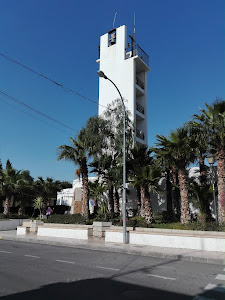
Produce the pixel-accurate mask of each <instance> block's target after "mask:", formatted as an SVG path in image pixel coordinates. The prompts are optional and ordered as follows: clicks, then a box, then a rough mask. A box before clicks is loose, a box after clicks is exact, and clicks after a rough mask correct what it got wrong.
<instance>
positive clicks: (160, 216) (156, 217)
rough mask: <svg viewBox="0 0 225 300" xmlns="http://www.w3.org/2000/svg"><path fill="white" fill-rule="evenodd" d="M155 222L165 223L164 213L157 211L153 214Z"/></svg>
mask: <svg viewBox="0 0 225 300" xmlns="http://www.w3.org/2000/svg"><path fill="white" fill-rule="evenodd" d="M153 220H154V222H155V223H163V222H164V216H163V211H160V210H156V211H154V212H153Z"/></svg>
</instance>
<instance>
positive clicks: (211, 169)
mask: <svg viewBox="0 0 225 300" xmlns="http://www.w3.org/2000/svg"><path fill="white" fill-rule="evenodd" d="M206 158H207V160H208V163H209V165H210V173H211V182H212V186H213V201H214V211H215V216H216V221H218V215H217V207H216V195H215V185H214V176H213V164H214V162H215V158H214V156H213V155H211V154H209V155H208V156H207V157H206Z"/></svg>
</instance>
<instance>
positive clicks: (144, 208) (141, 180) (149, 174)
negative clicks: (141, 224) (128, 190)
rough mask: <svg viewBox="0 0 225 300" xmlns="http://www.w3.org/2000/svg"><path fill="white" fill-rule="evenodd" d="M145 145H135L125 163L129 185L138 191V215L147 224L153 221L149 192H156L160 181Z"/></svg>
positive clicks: (157, 169) (158, 172) (157, 168)
mask: <svg viewBox="0 0 225 300" xmlns="http://www.w3.org/2000/svg"><path fill="white" fill-rule="evenodd" d="M150 153H151V152H150V151H148V148H147V146H145V145H141V146H138V145H135V146H134V148H133V149H132V150H131V155H130V157H129V161H128V163H127V169H128V172H129V178H130V180H131V185H133V186H135V187H136V188H137V190H138V189H140V203H137V204H138V208H139V207H140V211H139V214H140V215H141V216H142V217H144V218H145V220H146V222H147V224H150V223H151V222H152V220H153V214H152V205H151V198H150V191H158V181H159V179H160V169H159V167H156V165H155V164H154V160H153V158H152V157H150Z"/></svg>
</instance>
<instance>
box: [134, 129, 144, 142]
mask: <svg viewBox="0 0 225 300" xmlns="http://www.w3.org/2000/svg"><path fill="white" fill-rule="evenodd" d="M136 136H137V137H138V138H139V139H141V140H144V139H145V136H144V132H143V131H142V130H140V129H136Z"/></svg>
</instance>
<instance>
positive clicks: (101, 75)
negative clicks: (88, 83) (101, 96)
mask: <svg viewBox="0 0 225 300" xmlns="http://www.w3.org/2000/svg"><path fill="white" fill-rule="evenodd" d="M97 74H98V76H99V77H103V78H105V79H108V77H107V76H106V75H105V74H104V72H102V71H101V70H99V71H97Z"/></svg>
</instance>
